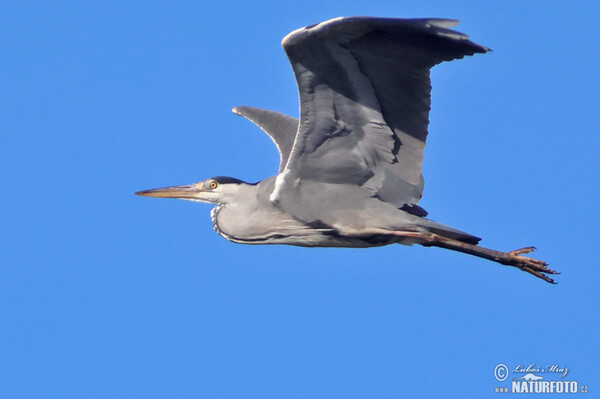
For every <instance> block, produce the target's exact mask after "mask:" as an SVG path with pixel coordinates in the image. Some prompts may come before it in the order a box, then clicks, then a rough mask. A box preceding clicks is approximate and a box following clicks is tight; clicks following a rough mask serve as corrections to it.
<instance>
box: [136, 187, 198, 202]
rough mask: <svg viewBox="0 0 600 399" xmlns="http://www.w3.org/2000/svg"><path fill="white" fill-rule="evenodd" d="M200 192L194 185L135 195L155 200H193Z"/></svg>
mask: <svg viewBox="0 0 600 399" xmlns="http://www.w3.org/2000/svg"><path fill="white" fill-rule="evenodd" d="M202 191H203V190H200V189H199V188H198V187H197V186H196V185H195V184H187V185H185V186H171V187H162V188H153V189H151V190H144V191H138V192H137V193H135V195H141V196H144V197H157V198H181V199H195V198H197V195H198V194H199V193H201V192H202Z"/></svg>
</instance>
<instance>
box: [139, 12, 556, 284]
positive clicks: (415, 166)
mask: <svg viewBox="0 0 600 399" xmlns="http://www.w3.org/2000/svg"><path fill="white" fill-rule="evenodd" d="M457 23H458V22H457V21H454V20H446V19H397V18H374V17H351V18H336V19H332V20H329V21H325V22H323V23H320V24H315V25H311V26H307V27H305V28H301V29H298V30H295V31H293V32H292V33H290V34H289V35H287V36H286V37H285V38H284V39H283V41H282V46H283V49H284V50H285V52H286V54H287V56H288V58H289V60H290V63H291V66H292V69H293V71H294V74H295V77H296V82H297V84H298V91H299V93H300V117H299V119H296V118H294V117H291V116H287V115H283V114H281V113H279V112H275V111H267V110H262V109H259V108H254V107H247V106H240V107H236V108H234V109H233V112H234V113H236V114H238V115H241V116H244V117H245V118H247V119H249V120H250V121H252V122H253V123H255V124H256V125H257V126H258V127H260V128H261V129H262V130H263V131H265V132H266V133H267V134H268V135H269V136H270V137H271V139H272V140H273V141H274V143H275V144H276V146H277V148H278V150H279V153H280V165H279V169H278V174H277V176H273V177H270V178H267V179H264V180H262V181H260V182H258V183H256V184H248V183H244V182H242V181H239V180H237V179H231V178H224V177H216V178H212V179H208V180H205V181H202V182H199V183H196V184H193V185H188V186H176V187H167V188H163V189H154V190H146V191H142V192H139V193H138V194H140V195H146V196H154V197H172V198H183V199H188V200H193V201H201V202H209V203H215V204H217V206H216V207H215V208H214V209H213V211H212V212H211V216H212V220H213V226H214V228H215V230H216V231H217V232H218V233H219V234H220V235H222V236H223V237H225V238H226V239H228V240H231V241H234V242H238V243H245V244H290V245H300V246H339V247H369V246H379V245H387V244H391V243H401V244H414V243H418V244H421V245H425V246H440V247H444V248H448V249H452V250H456V251H461V252H466V253H469V254H472V255H476V256H480V257H484V258H487V259H491V260H494V261H497V262H500V263H503V264H508V265H512V266H516V267H518V268H520V269H522V270H525V271H527V272H529V273H532V274H534V275H536V276H537V277H540V278H543V279H545V280H546V281H551V282H552V279H550V278H549V277H548V276H546V275H545V274H544V273H546V274H552V273H555V272H554V271H552V270H550V269H548V268H546V264H545V263H544V262H541V261H537V260H535V259H530V258H527V257H523V256H520V255H521V254H523V253H526V252H528V251H530V250H531V248H529V247H528V248H524V249H522V250H517V251H512V252H506V253H504V252H499V251H493V250H489V249H486V248H482V247H479V246H477V245H476V244H477V243H478V241H479V240H480V238H479V237H476V236H474V235H472V234H469V233H465V232H462V231H460V230H456V229H454V228H451V227H449V226H446V225H443V224H441V223H437V222H434V221H432V220H429V219H426V218H425V217H424V216H426V215H427V212H426V211H425V210H424V209H422V208H421V207H419V205H418V202H419V200H420V198H421V196H422V193H423V187H424V183H423V177H422V174H421V164H422V160H423V151H424V149H425V142H426V139H427V126H428V123H429V110H430V91H431V85H430V79H429V73H430V69H431V68H432V67H433V66H434V65H437V64H439V63H441V62H443V61H451V60H454V59H459V58H463V57H464V56H467V55H473V54H475V53H485V52H487V51H488V48H486V47H484V46H481V45H478V44H475V43H473V42H472V41H470V40H469V39H468V37H467V36H466V35H464V34H462V33H459V32H456V31H453V30H450V29H449V28H451V27H453V26H454V25H456V24H457Z"/></svg>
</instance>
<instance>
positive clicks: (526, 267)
mask: <svg viewBox="0 0 600 399" xmlns="http://www.w3.org/2000/svg"><path fill="white" fill-rule="evenodd" d="M533 251H535V247H525V248H521V249H515V250H514V251H510V252H506V259H504V261H503V262H502V263H504V264H506V265H510V266H514V267H517V268H519V269H521V270H523V271H524V272H527V273H530V274H533V275H534V276H536V277H538V278H541V279H542V280H544V281H547V282H549V283H552V284H556V283H555V282H554V280H553V279H551V278H550V277H548V276H547V274H560V273H559V272H557V271H556V270H552V269H550V268H548V267H547V266H548V263H546V262H544V261H541V260H538V259H533V258H529V257H527V256H522V254H528V253H530V252H533Z"/></svg>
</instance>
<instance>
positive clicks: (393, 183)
mask: <svg viewBox="0 0 600 399" xmlns="http://www.w3.org/2000/svg"><path fill="white" fill-rule="evenodd" d="M457 23H458V21H454V20H443V19H394V18H372V17H351V18H336V19H332V20H329V21H326V22H323V23H320V24H316V25H312V26H308V27H306V28H302V29H299V30H296V31H294V32H292V33H290V34H289V35H287V36H286V37H285V38H284V39H283V41H282V46H283V49H284V50H285V52H286V53H287V55H288V57H289V59H290V62H291V64H292V68H293V70H294V74H295V76H296V81H297V84H298V90H299V92H300V126H299V129H298V133H297V135H296V139H295V141H294V146H293V149H292V153H291V155H290V157H289V159H288V162H287V165H286V168H285V170H284V172H283V174H281V175H280V176H279V179H278V182H277V185H276V187H275V190H274V192H273V195H272V200H277V199H278V196H279V192H280V191H281V189H282V188H283V186H285V185H287V184H296V183H295V182H297V181H299V180H298V179H299V178H301V179H309V180H315V181H322V182H331V183H349V184H354V185H360V186H362V187H364V188H366V189H368V190H371V191H372V192H373V195H377V196H378V197H379V198H381V199H382V200H384V201H386V202H390V203H393V204H395V205H397V206H398V207H402V206H404V205H409V206H410V205H411V204H416V203H417V202H418V200H419V199H420V197H421V194H422V191H423V180H422V176H421V161H422V159H423V150H424V148H425V140H426V137H427V125H428V123H429V108H430V91H431V86H430V81H429V70H430V69H431V67H432V66H434V65H436V64H438V63H440V62H442V61H450V60H453V59H457V58H462V57H464V56H465V55H472V54H474V53H484V52H486V51H488V49H487V48H485V47H483V46H480V45H477V44H475V43H473V42H471V41H469V40H468V37H467V36H466V35H464V34H462V33H459V32H455V31H452V30H448V28H450V27H452V26H454V25H456V24H457Z"/></svg>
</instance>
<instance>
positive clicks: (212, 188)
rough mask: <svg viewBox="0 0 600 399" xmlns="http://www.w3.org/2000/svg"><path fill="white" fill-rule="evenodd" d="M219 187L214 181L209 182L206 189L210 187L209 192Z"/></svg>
mask: <svg viewBox="0 0 600 399" xmlns="http://www.w3.org/2000/svg"><path fill="white" fill-rule="evenodd" d="M218 186H219V183H217V182H216V181H214V180H213V181H211V182H210V183H208V187H210V189H211V190H214V189H215V188H217V187H218Z"/></svg>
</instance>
